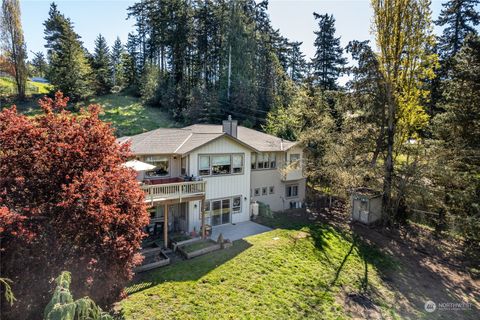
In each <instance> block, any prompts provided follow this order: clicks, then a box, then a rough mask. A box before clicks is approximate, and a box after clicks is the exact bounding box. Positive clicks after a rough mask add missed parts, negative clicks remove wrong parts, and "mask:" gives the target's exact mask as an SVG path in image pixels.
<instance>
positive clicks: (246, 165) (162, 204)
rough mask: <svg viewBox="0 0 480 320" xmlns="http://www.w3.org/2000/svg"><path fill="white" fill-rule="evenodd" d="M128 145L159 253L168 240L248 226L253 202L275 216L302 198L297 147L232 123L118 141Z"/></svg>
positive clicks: (169, 130) (300, 154) (300, 153)
mask: <svg viewBox="0 0 480 320" xmlns="http://www.w3.org/2000/svg"><path fill="white" fill-rule="evenodd" d="M127 141H128V142H129V143H130V144H131V150H132V152H133V154H134V155H135V160H133V162H136V163H138V164H143V165H144V168H143V170H142V168H140V170H138V169H137V170H138V172H139V173H138V180H139V181H140V183H141V186H142V188H143V190H144V191H145V201H146V202H147V203H148V204H149V207H150V217H151V220H150V225H149V228H148V232H149V233H150V235H151V236H155V235H157V236H158V239H160V241H163V243H162V245H163V246H167V244H168V240H169V237H171V236H175V235H181V234H184V235H185V234H192V233H197V234H198V235H202V236H205V230H207V229H209V228H215V226H219V225H225V224H235V223H238V222H243V221H248V220H249V219H250V216H251V214H252V208H253V207H254V206H255V205H253V204H254V203H256V202H261V203H263V204H265V205H268V206H269V207H270V209H271V210H272V211H281V210H285V209H289V208H297V207H300V206H301V205H302V203H303V201H304V198H305V177H304V176H303V173H302V159H303V151H302V148H301V147H300V146H299V145H297V143H296V142H291V141H286V140H283V139H280V138H277V137H275V136H271V135H268V134H265V133H262V132H259V131H256V130H252V129H249V128H245V127H242V126H238V125H237V121H236V120H232V119H231V117H229V119H228V120H225V121H223V125H204V124H197V125H192V126H188V127H185V128H179V129H172V128H160V129H156V130H152V131H149V132H145V133H141V134H138V135H134V136H129V137H121V138H119V139H118V142H119V143H120V144H123V143H126V142H127ZM131 162H132V161H131ZM145 168H148V169H149V170H145ZM202 226H206V228H203V227H202Z"/></svg>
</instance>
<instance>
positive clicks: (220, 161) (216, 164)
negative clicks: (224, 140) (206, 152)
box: [210, 156, 232, 176]
mask: <svg viewBox="0 0 480 320" xmlns="http://www.w3.org/2000/svg"><path fill="white" fill-rule="evenodd" d="M210 158H211V161H212V175H214V176H216V175H220V174H229V173H231V170H232V162H231V160H232V159H231V158H230V156H211V157H210Z"/></svg>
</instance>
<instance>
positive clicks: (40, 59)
mask: <svg viewBox="0 0 480 320" xmlns="http://www.w3.org/2000/svg"><path fill="white" fill-rule="evenodd" d="M31 63H32V66H33V74H34V75H35V76H37V77H45V75H46V74H47V68H48V64H47V60H46V59H45V55H44V54H43V52H41V51H39V52H33V59H32V62H31Z"/></svg>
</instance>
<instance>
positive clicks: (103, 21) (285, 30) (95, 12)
mask: <svg viewBox="0 0 480 320" xmlns="http://www.w3.org/2000/svg"><path fill="white" fill-rule="evenodd" d="M50 3H51V1H44V0H24V1H21V9H22V22H23V29H24V33H25V39H26V42H27V49H28V51H29V52H30V51H44V44H45V41H44V39H43V36H44V35H43V29H44V27H43V22H44V21H45V20H46V19H47V17H48V10H49V6H50ZM56 3H57V5H58V9H59V10H60V12H62V13H63V14H65V15H66V16H67V17H69V18H70V19H71V20H72V21H73V22H74V26H75V30H76V32H77V33H78V34H79V35H80V36H81V37H82V41H83V42H84V45H85V47H86V48H87V49H88V50H90V51H91V50H92V49H93V46H94V40H95V38H96V37H97V35H98V34H99V33H101V34H102V35H103V36H104V37H105V38H106V39H107V41H108V43H109V44H110V45H111V44H113V41H114V40H115V38H116V37H117V36H119V37H120V39H121V40H122V42H125V41H126V39H127V35H128V33H129V32H130V31H132V30H133V21H132V20H126V17H127V11H126V9H127V8H128V7H129V6H130V5H132V4H133V3H135V1H129V0H116V1H114V0H97V1H92V0H90V1H79V0H60V1H56ZM441 3H442V1H438V0H437V1H435V0H434V1H432V10H433V18H434V19H436V18H437V16H438V14H439V12H440V9H441ZM268 11H269V13H270V19H271V21H272V24H273V26H274V27H275V28H279V29H280V31H281V33H282V35H284V36H286V37H287V38H289V39H290V40H294V41H303V45H302V49H303V52H304V53H305V54H306V56H307V57H308V58H311V57H313V55H314V47H313V41H314V34H313V31H314V30H315V29H316V23H315V20H314V18H313V14H312V13H313V12H314V11H315V12H318V13H330V14H333V15H334V17H335V19H336V28H337V36H341V40H342V45H344V46H345V45H346V44H347V43H348V42H349V41H350V40H372V41H373V40H374V39H373V36H372V35H371V32H370V28H371V17H372V10H371V8H370V1H369V0H334V1H332V0H309V1H304V0H296V1H295V0H270V2H269V10H268ZM30 56H31V54H30Z"/></svg>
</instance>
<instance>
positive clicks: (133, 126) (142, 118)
mask: <svg viewBox="0 0 480 320" xmlns="http://www.w3.org/2000/svg"><path fill="white" fill-rule="evenodd" d="M92 103H97V104H100V105H101V106H102V107H103V110H104V112H103V113H102V114H101V115H100V118H101V119H102V120H104V121H107V122H110V123H111V124H112V126H113V127H114V128H115V129H116V132H115V134H116V135H117V136H118V137H121V136H129V135H134V134H138V133H142V132H145V131H149V130H153V129H157V128H160V127H163V128H168V127H179V126H180V124H177V123H175V122H174V121H173V120H172V119H171V118H170V117H169V115H168V114H167V113H166V112H163V111H162V110H160V109H159V108H154V107H150V106H147V105H144V104H143V103H142V102H141V100H140V99H139V98H137V97H133V96H130V95H128V94H125V93H123V92H121V93H115V94H113V93H112V94H108V95H104V96H100V97H95V98H91V99H90V100H89V101H87V102H81V103H77V104H76V105H75V107H74V109H75V110H78V109H79V108H80V107H85V106H87V105H88V104H92ZM8 106H9V104H7V105H5V107H8ZM17 110H18V111H19V112H22V113H24V114H26V115H30V116H34V115H36V114H38V113H40V112H41V110H40V107H39V106H38V104H37V99H28V100H26V101H22V102H20V103H17Z"/></svg>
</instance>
